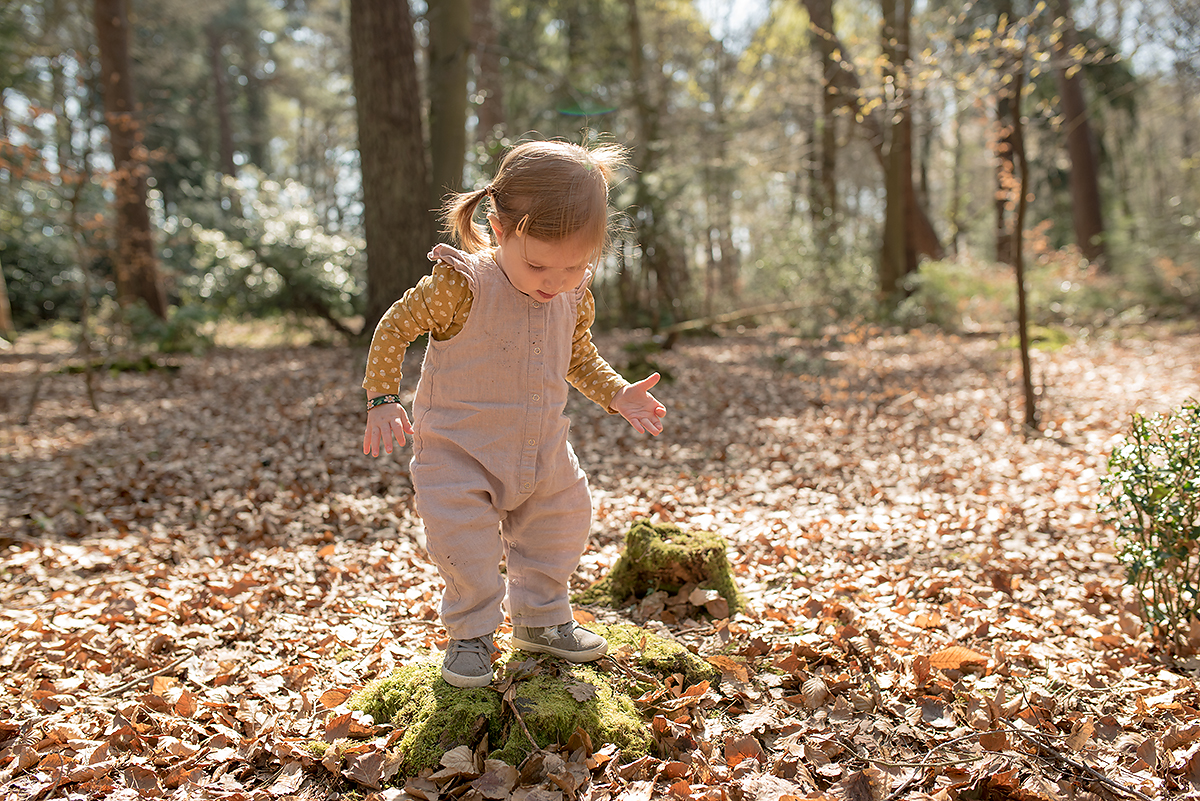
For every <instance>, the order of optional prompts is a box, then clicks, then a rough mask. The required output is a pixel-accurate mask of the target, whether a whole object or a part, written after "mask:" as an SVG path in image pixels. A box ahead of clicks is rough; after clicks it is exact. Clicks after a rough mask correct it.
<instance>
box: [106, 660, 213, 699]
mask: <svg viewBox="0 0 1200 801" xmlns="http://www.w3.org/2000/svg"><path fill="white" fill-rule="evenodd" d="M199 652H200V649H198V648H197V649H194V650H192V651H188V652H187V653H186V654H184V655H183V656H181V657H179V658H178V659H176V660H175V661H174V662H172V663H171V664H169V665H167V666H166V667H162V668H159V669H158V670H156V671H154V672H153V673H147V674H146V675H144V676H138V677H137V678H136V679H130V680H129V681H127V682H124V683H123V684H118V685H117V686H116V687H111V688H109V689H107V690H105V691H104V692H102V693H100V696H99V697H101V698H111V697H113V696H114V695H120V694H121V693H123V692H125V691H126V690H128V689H129V688H130V687H134V686H136V685H138V684H141V683H142V682H143V681H145V680H146V679H152V678H154V677H155V676H161V675H162V674H164V673H169V672H170V671H172V670H174V669H175V668H177V667H179V666H180V665H182V664H183V663H184V662H186V661H188V660H189V659H191V658H192V657H193V656H195V655H196V654H198V653H199Z"/></svg>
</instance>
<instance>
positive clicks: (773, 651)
mask: <svg viewBox="0 0 1200 801" xmlns="http://www.w3.org/2000/svg"><path fill="white" fill-rule="evenodd" d="M598 341H599V345H600V347H601V350H602V352H603V353H604V354H606V355H608V356H609V357H610V358H611V359H612V360H613V361H614V363H617V364H620V363H622V361H623V360H625V359H627V358H628V355H627V353H626V352H625V351H623V350H622V345H623V344H624V343H625V342H627V341H629V338H628V337H616V336H607V335H606V336H602V337H599V340H598ZM361 359H362V353H361V352H359V351H356V350H351V349H348V348H341V347H325V348H321V347H282V346H270V347H267V346H263V347H239V348H216V349H213V350H211V351H210V352H208V353H207V354H205V355H201V356H186V357H163V361H165V362H167V363H169V368H170V369H155V370H151V371H148V372H143V373H137V372H122V373H119V374H111V373H104V374H102V375H98V376H97V377H96V382H95V385H96V390H97V391H96V397H97V400H98V403H99V407H100V410H99V411H98V412H97V411H93V410H92V409H91V407H90V405H89V402H88V396H87V392H86V390H85V384H84V379H83V378H82V377H81V376H80V375H78V374H69V373H60V372H56V370H57V369H58V368H60V367H62V366H63V365H64V364H66V363H67V362H68V361H69V360H70V353H69V346H67V345H59V346H58V347H57V348H56V347H54V346H53V343H47V342H45V341H40V340H32V341H25V340H22V341H19V342H18V345H17V347H15V348H14V349H12V350H9V351H7V352H0V797H3V798H5V799H13V800H14V801H16V800H17V799H21V800H26V799H28V800H32V799H50V798H63V799H68V798H69V799H104V798H107V799H129V798H138V797H155V796H158V797H165V798H172V799H185V798H186V799H210V798H211V799H288V798H313V799H317V798H355V799H372V800H376V799H378V800H379V801H384V800H386V801H394V800H395V799H404V798H423V799H434V798H439V797H440V798H459V799H479V798H512V799H515V800H516V801H522V800H523V801H551V800H552V799H575V798H581V799H584V798H585V799H593V800H594V801H601V800H602V799H621V800H622V801H635V800H640V801H645V799H649V798H660V797H675V798H683V799H686V798H694V799H713V801H717V799H742V798H744V799H787V798H810V797H836V798H847V799H872V801H882V800H883V799H897V798H901V797H932V798H939V799H956V798H961V799H968V798H969V799H990V800H991V801H996V800H997V799H1008V798H1012V799H1023V800H1024V799H1068V798H1089V799H1090V798H1140V799H1144V798H1185V797H1200V690H1198V688H1197V685H1196V681H1195V679H1196V676H1197V672H1198V671H1200V661H1196V660H1191V661H1185V662H1182V663H1179V662H1171V661H1169V660H1167V659H1165V658H1164V657H1163V656H1162V655H1161V653H1160V652H1159V651H1158V650H1157V649H1156V648H1155V647H1153V644H1152V643H1151V641H1150V640H1149V639H1148V638H1147V636H1146V635H1145V634H1144V632H1143V629H1142V626H1141V623H1140V621H1139V620H1138V619H1137V616H1136V614H1137V613H1136V609H1135V608H1134V607H1133V606H1132V605H1131V604H1130V602H1129V595H1128V588H1127V587H1126V586H1125V585H1124V582H1123V571H1122V569H1121V566H1120V565H1119V563H1118V562H1117V559H1116V556H1115V549H1114V544H1113V531H1112V530H1111V528H1110V527H1108V526H1107V525H1105V524H1104V523H1103V522H1102V520H1101V517H1100V515H1099V513H1098V512H1097V504H1098V501H1099V498H1100V492H1101V485H1100V480H1101V477H1102V475H1103V474H1104V472H1105V465H1106V461H1107V457H1108V454H1109V453H1110V452H1111V451H1112V449H1113V447H1114V445H1116V444H1117V443H1119V442H1120V441H1121V440H1122V438H1123V436H1124V435H1125V433H1126V432H1127V430H1128V426H1129V422H1130V419H1131V415H1132V414H1133V413H1134V412H1138V411H1140V412H1157V411H1169V410H1170V409H1172V408H1173V407H1175V406H1177V405H1178V404H1180V403H1181V402H1183V401H1184V400H1186V399H1187V398H1189V397H1193V398H1195V397H1200V334H1197V333H1196V332H1195V331H1194V330H1193V331H1182V332H1181V331H1178V330H1175V331H1168V330H1165V329H1144V330H1137V331H1130V330H1126V331H1122V332H1120V333H1119V334H1118V333H1116V332H1113V333H1106V332H1101V333H1100V334H1093V335H1092V336H1090V337H1086V338H1077V339H1076V340H1075V341H1074V342H1073V343H1071V344H1068V345H1067V346H1065V347H1062V348H1060V349H1058V350H1054V351H1045V352H1043V351H1038V352H1036V353H1035V354H1034V361H1033V364H1034V372H1035V382H1036V385H1037V387H1038V389H1039V393H1040V413H1041V419H1042V433H1041V435H1038V436H1033V437H1026V436H1024V435H1023V433H1022V431H1021V426H1020V425H1019V420H1020V419H1021V402H1020V393H1019V366H1018V362H1017V359H1016V355H1015V352H1014V351H1013V350H1012V349H1010V348H1008V347H1005V346H1004V345H1003V344H1002V342H1001V340H1000V339H999V338H996V337H970V338H959V337H951V336H944V335H940V334H923V333H920V332H914V333H907V334H903V335H900V334H894V333H889V332H884V331H851V332H842V333H840V334H839V335H836V336H829V337H826V338H825V339H822V340H820V341H813V340H800V339H797V338H795V337H793V336H791V335H790V334H789V333H787V332H786V331H775V332H764V331H758V332H746V333H742V334H736V333H731V334H730V335H729V336H726V337H723V338H707V339H686V340H684V341H682V342H681V343H680V344H679V345H677V346H676V347H675V348H674V349H673V350H672V351H670V352H667V353H657V354H652V355H651V356H650V359H651V360H652V362H653V363H654V364H655V365H656V366H657V367H658V368H659V369H662V370H663V371H664V374H668V373H669V375H670V378H671V379H672V380H671V381H670V382H664V383H663V384H662V385H661V386H660V388H659V389H658V390H656V394H657V395H658V397H660V398H661V399H662V400H663V401H664V402H665V403H666V404H667V405H668V407H669V410H670V411H669V416H668V418H667V421H666V423H667V429H666V431H665V432H664V433H663V435H662V436H660V437H658V438H654V439H651V438H646V437H642V436H639V435H638V434H636V433H635V432H634V431H633V430H632V429H630V428H629V427H628V426H626V425H625V424H624V423H623V422H622V421H621V420H620V419H619V418H616V417H610V416H608V415H606V414H603V413H602V412H601V411H600V410H599V409H596V408H595V407H593V406H592V405H591V404H589V403H588V402H587V401H586V400H584V399H582V398H581V397H579V396H578V395H575V396H574V397H573V399H572V401H571V406H570V409H569V413H570V415H571V416H572V419H573V421H574V423H573V435H572V437H573V441H574V443H575V446H576V450H577V452H578V454H579V458H580V461H581V463H582V465H583V467H584V469H585V470H586V471H587V473H588V474H589V476H590V479H591V484H592V491H593V498H594V504H595V522H594V526H593V534H594V537H593V543H592V547H591V548H590V549H589V551H588V552H587V553H586V555H585V556H584V559H583V562H582V564H581V566H580V568H579V571H578V574H577V581H578V587H579V588H583V587H585V586H587V585H588V584H589V583H590V582H592V581H594V580H595V579H597V578H599V577H601V576H602V575H604V573H605V571H606V570H607V569H608V568H609V567H610V566H611V565H612V564H613V562H614V561H615V560H616V558H617V556H618V555H619V553H620V548H621V543H622V536H623V534H624V532H625V531H626V530H627V529H628V527H629V525H630V524H631V523H632V522H633V521H634V520H635V519H638V518H640V517H651V518H653V519H655V520H660V521H674V522H675V523H677V524H679V525H681V526H684V527H688V528H692V529H702V530H711V531H715V532H718V533H720V534H721V535H723V536H724V537H725V538H726V540H727V541H728V546H729V555H730V558H731V560H732V562H733V566H734V570H735V574H736V578H737V580H738V582H739V583H740V587H741V590H742V592H743V593H744V595H745V598H746V600H747V605H746V608H745V609H744V610H743V611H742V612H740V613H739V614H737V615H734V616H733V617H731V618H726V619H720V620H714V619H712V618H711V617H710V616H707V615H705V614H702V613H701V611H700V610H698V609H696V608H694V607H691V606H689V605H688V604H687V603H684V602H683V601H684V599H678V598H670V597H668V598H663V597H661V596H659V597H657V598H651V599H650V600H648V601H646V602H643V603H641V604H639V605H637V606H634V607H631V608H629V609H626V610H622V611H620V612H617V613H611V612H610V613H608V614H607V616H606V617H605V619H606V620H614V619H625V620H631V621H632V622H635V623H637V624H639V625H642V626H644V627H646V628H647V629H650V630H653V631H655V632H658V633H662V634H665V635H666V636H670V637H674V638H676V639H678V640H679V641H681V642H683V643H684V644H686V645H687V646H688V647H690V648H692V649H693V650H694V651H695V652H696V653H697V654H699V655H700V656H702V657H704V658H706V659H708V660H709V661H710V663H712V664H713V665H715V666H717V667H718V668H719V669H720V670H721V672H722V673H723V676H722V679H721V681H719V682H715V683H713V684H712V685H711V686H708V687H679V686H675V687H673V688H672V689H671V692H670V693H668V697H667V701H669V703H664V702H663V700H662V699H661V698H660V699H659V700H658V701H657V702H651V703H649V704H648V705H647V713H646V718H647V726H648V727H651V728H652V729H653V731H654V733H655V737H656V738H657V743H658V751H657V753H655V754H654V755H652V756H650V757H646V758H643V759H640V760H637V761H636V762H623V760H622V759H620V758H619V757H617V756H616V755H614V754H613V753H612V751H611V749H610V750H608V751H605V749H603V748H602V745H603V744H601V743H594V744H593V746H594V748H595V749H596V750H595V752H591V751H588V750H587V749H581V752H582V753H581V752H576V753H575V754H570V753H567V752H563V753H562V754H560V755H559V758H558V760H557V762H553V760H550V759H549V758H547V761H546V763H545V765H543V766H542V768H541V769H540V770H537V771H530V770H527V771H526V773H525V775H524V776H523V777H521V779H520V780H516V777H515V776H514V777H510V780H509V781H507V782H504V781H497V780H496V779H497V777H496V776H495V775H492V774H494V771H493V772H492V773H489V774H487V775H485V776H480V777H478V778H474V775H473V774H472V773H470V771H469V770H468V769H458V772H457V773H456V772H455V770H452V769H450V767H449V766H448V768H447V771H443V772H442V774H441V775H439V776H436V777H425V778H424V779H417V780H414V781H409V782H408V783H407V788H406V789H405V785H404V783H403V782H402V783H401V786H399V787H397V786H390V787H389V786H387V785H386V784H383V783H381V780H382V778H383V775H385V774H386V766H387V764H389V763H388V759H387V757H386V755H385V753H384V751H385V746H386V743H387V742H388V741H389V738H390V735H389V734H388V732H387V731H386V729H380V728H379V727H372V726H369V725H366V724H365V723H364V722H363V721H357V723H358V724H359V725H360V728H362V729H364V731H363V732H361V734H362V740H363V742H362V745H361V746H360V747H358V748H357V749H354V748H352V749H350V750H349V751H348V752H346V754H345V755H344V759H342V758H340V757H339V758H335V759H333V760H332V761H331V760H329V759H328V758H326V759H324V760H323V759H322V758H321V757H319V756H316V755H315V754H314V752H313V750H312V749H311V748H310V747H309V744H310V743H311V742H312V741H320V740H322V739H325V738H328V737H329V736H330V735H331V730H332V728H335V723H334V721H338V723H337V724H336V725H337V726H341V727H342V728H341V729H340V730H339V732H340V733H342V734H345V733H346V732H347V731H348V729H347V727H348V726H350V725H351V723H350V722H348V719H347V718H346V717H345V716H344V714H343V713H344V710H343V709H342V708H341V707H339V706H338V704H339V702H340V701H341V700H342V699H344V698H345V696H346V693H347V692H348V691H350V690H352V689H353V688H356V687H360V686H362V685H363V684H364V683H366V682H368V681H370V680H371V679H373V678H376V677H379V676H382V675H385V674H387V673H388V672H389V671H390V670H391V669H392V668H393V667H394V666H397V665H403V664H407V663H409V662H410V661H411V660H413V659H416V658H418V657H419V656H420V655H423V654H428V653H430V652H431V651H436V649H437V647H438V645H439V644H441V643H444V632H443V631H442V630H441V628H440V626H439V623H438V620H437V613H436V608H437V602H438V597H439V592H440V585H439V580H438V578H437V575H436V572H435V570H434V568H433V567H432V565H431V564H430V563H429V561H428V560H427V558H426V556H425V554H424V551H423V548H422V541H423V534H422V531H421V526H420V521H419V519H418V518H417V517H416V515H415V514H414V512H413V510H412V503H411V501H412V491H411V484H410V482H409V478H408V468H407V451H404V452H402V453H401V454H398V455H396V456H392V457H387V458H380V459H378V460H372V459H370V458H368V457H364V456H363V455H362V453H361V441H362V424H363V413H362V411H361V408H362V393H361V391H360V390H359V389H358V388H357V387H358V381H359V374H360V372H359V371H360V370H361ZM411 372H413V373H415V372H416V371H415V370H413V371H411ZM39 377H40V385H39V393H38V399H37V402H36V404H32V405H31V404H30V398H31V393H32V392H33V389H34V386H35V384H37V383H38V382H39ZM413 378H414V376H411V375H410V376H409V377H408V378H406V380H405V384H404V387H403V390H404V391H405V392H407V393H411V390H412V387H413V385H414V380H413ZM30 412H31V413H30ZM27 415H28V419H25V418H26V416H27ZM596 614H603V613H601V612H599V611H597V612H596ZM503 639H504V638H501V640H503ZM656 705H657V706H656ZM656 709H657V712H656V711H655V710H656ZM664 710H668V711H664ZM350 733H353V731H351V732H350ZM381 743H382V744H381ZM572 760H573V761H574V763H577V764H575V766H574V767H575V769H574V770H568V769H567V768H569V767H571V765H568V764H567V763H569V762H572ZM551 763H553V764H551ZM579 765H582V766H583V770H582V772H581V770H579ZM489 777H490V779H489ZM375 784H378V785H379V786H375V787H373V786H372V785H375Z"/></svg>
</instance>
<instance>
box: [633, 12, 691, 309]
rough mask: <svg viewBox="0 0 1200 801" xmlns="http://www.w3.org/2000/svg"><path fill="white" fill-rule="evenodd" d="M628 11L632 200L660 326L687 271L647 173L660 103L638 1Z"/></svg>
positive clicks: (654, 161)
mask: <svg viewBox="0 0 1200 801" xmlns="http://www.w3.org/2000/svg"><path fill="white" fill-rule="evenodd" d="M625 4H626V6H627V7H628V9H629V57H630V58H629V67H630V72H631V73H632V76H631V77H632V83H633V105H634V116H635V124H636V129H637V133H638V137H637V141H638V142H640V143H641V147H639V148H637V150H635V151H634V168H635V169H634V182H635V188H634V198H633V205H634V206H635V207H636V208H637V214H638V218H637V219H638V221H639V226H638V238H639V239H640V240H641V246H642V266H643V268H644V269H645V270H646V272H647V274H648V275H653V276H654V279H655V298H654V300H655V303H654V314H655V317H656V325H657V326H658V327H663V326H669V325H671V324H672V323H674V322H675V320H676V314H677V313H678V312H677V309H676V307H677V306H678V305H679V304H680V303H681V302H682V296H683V282H684V280H685V277H686V270H685V269H684V265H683V263H682V257H681V256H680V255H679V251H680V249H679V248H677V247H676V245H675V242H674V238H673V237H672V236H671V233H670V230H669V228H668V224H667V220H666V204H665V203H664V201H663V198H662V197H661V196H660V195H658V194H656V193H655V192H653V191H652V190H651V187H650V184H649V183H648V182H647V180H646V179H647V177H648V176H650V175H652V174H653V173H654V171H655V170H656V169H657V168H658V153H659V151H660V148H661V144H660V139H661V135H660V129H661V117H660V115H659V109H660V108H661V106H660V105H659V104H655V103H653V102H651V100H650V88H649V80H648V76H647V74H646V66H645V63H644V61H643V59H642V44H643V43H642V25H641V18H640V16H639V15H638V0H625Z"/></svg>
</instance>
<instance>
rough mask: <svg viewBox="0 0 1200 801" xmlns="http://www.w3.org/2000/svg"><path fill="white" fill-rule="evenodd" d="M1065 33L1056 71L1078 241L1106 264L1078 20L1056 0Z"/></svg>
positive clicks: (1057, 47) (1065, 1) (1057, 48)
mask: <svg viewBox="0 0 1200 801" xmlns="http://www.w3.org/2000/svg"><path fill="white" fill-rule="evenodd" d="M1056 1H1057V7H1058V15H1059V17H1060V20H1061V25H1062V32H1061V35H1060V36H1059V37H1058V39H1057V41H1056V43H1055V48H1054V50H1055V74H1056V76H1057V78H1058V92H1059V95H1060V96H1061V97H1062V110H1063V127H1064V130H1065V133H1066V138H1067V156H1068V157H1069V158H1070V160H1071V179H1070V185H1071V217H1072V222H1073V223H1074V225H1075V242H1076V244H1078V245H1079V250H1080V252H1082V253H1083V255H1084V257H1085V258H1087V259H1088V261H1092V262H1096V263H1097V264H1099V265H1100V266H1101V267H1103V266H1104V255H1105V245H1104V218H1103V214H1102V212H1101V204H1100V177H1099V176H1100V167H1099V163H1098V159H1097V156H1096V153H1097V148H1096V145H1095V142H1094V141H1093V136H1092V126H1091V125H1090V124H1089V123H1088V112H1087V103H1086V102H1085V100H1084V97H1083V82H1082V81H1081V80H1080V78H1079V65H1078V64H1077V63H1076V62H1075V58H1074V56H1072V55H1071V51H1072V49H1073V48H1074V47H1075V22H1074V19H1073V17H1072V15H1071V2H1070V0H1056Z"/></svg>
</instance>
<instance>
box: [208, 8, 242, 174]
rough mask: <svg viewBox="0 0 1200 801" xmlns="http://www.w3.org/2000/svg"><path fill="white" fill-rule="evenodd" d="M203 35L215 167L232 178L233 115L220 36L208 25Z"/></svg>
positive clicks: (233, 171) (214, 28)
mask: <svg viewBox="0 0 1200 801" xmlns="http://www.w3.org/2000/svg"><path fill="white" fill-rule="evenodd" d="M205 34H206V36H207V37H208V60H209V69H211V70H212V77H213V104H214V105H215V106H216V109H215V110H216V112H217V114H216V116H217V151H218V152H217V165H218V166H219V167H220V170H221V172H222V173H224V174H225V175H228V176H229V177H230V178H232V177H234V176H235V175H236V174H237V166H236V165H235V164H234V163H233V115H232V114H230V111H229V82H228V80H227V72H226V69H225V57H224V55H222V53H221V47H222V45H223V42H222V36H221V32H220V31H219V30H218V29H217V26H216V25H215V24H212V25H209V26H208V28H207V30H206V31H205Z"/></svg>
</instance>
